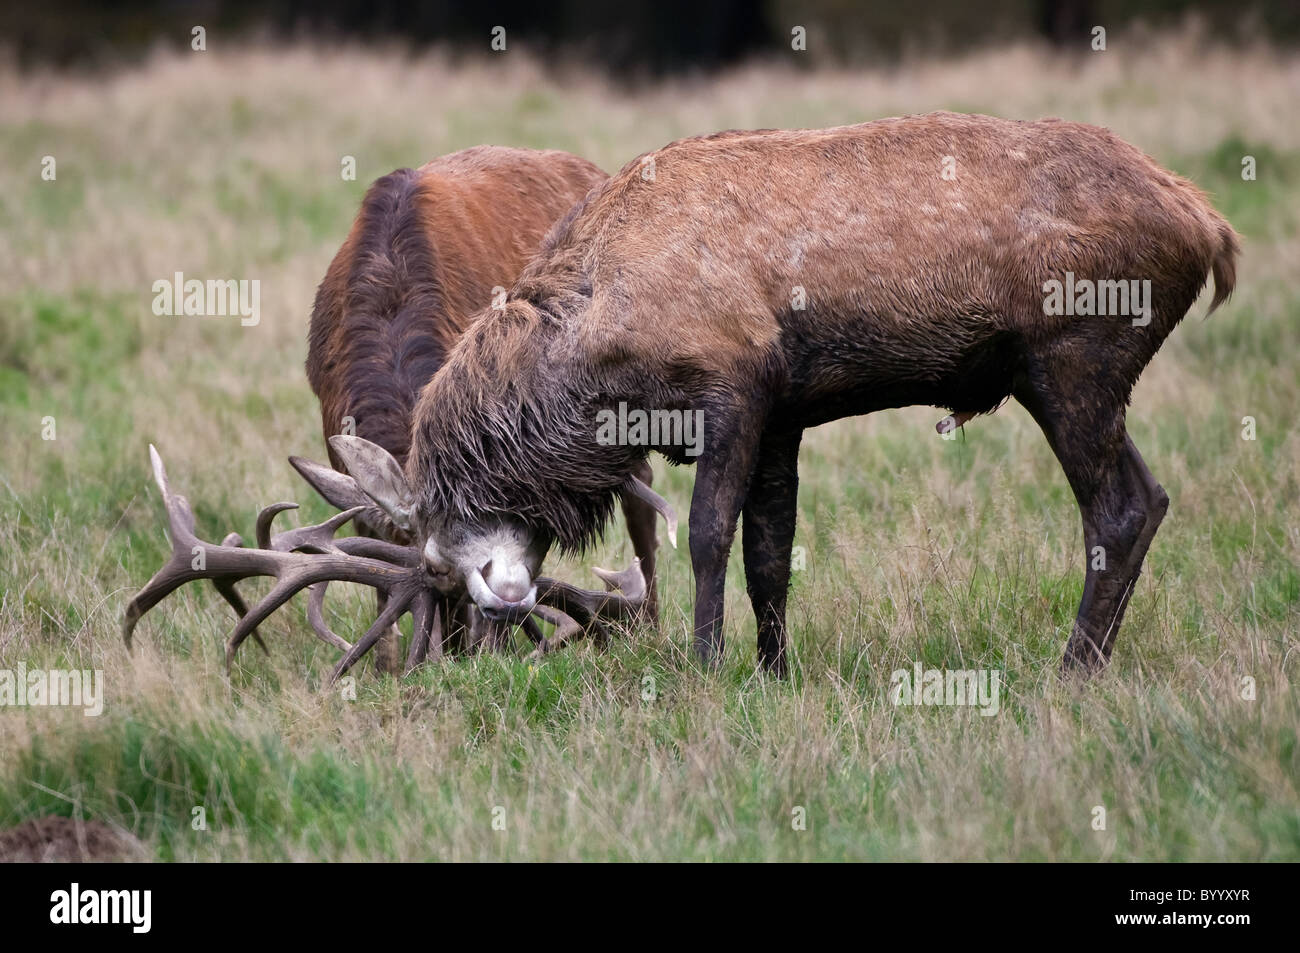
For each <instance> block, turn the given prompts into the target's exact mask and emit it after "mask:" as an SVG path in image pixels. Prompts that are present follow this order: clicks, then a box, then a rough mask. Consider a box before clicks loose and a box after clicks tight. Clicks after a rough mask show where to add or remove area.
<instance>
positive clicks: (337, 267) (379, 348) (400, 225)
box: [125, 146, 666, 672]
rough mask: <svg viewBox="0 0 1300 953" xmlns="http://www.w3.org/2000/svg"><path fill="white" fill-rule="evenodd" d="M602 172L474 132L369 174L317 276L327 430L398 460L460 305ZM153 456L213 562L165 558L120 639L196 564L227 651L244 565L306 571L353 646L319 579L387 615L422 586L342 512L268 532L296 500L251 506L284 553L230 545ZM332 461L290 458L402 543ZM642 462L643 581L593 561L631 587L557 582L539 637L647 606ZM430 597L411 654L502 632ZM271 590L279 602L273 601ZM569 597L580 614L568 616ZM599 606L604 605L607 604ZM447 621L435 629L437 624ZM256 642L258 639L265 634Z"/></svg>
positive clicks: (467, 608) (294, 575) (240, 607)
mask: <svg viewBox="0 0 1300 953" xmlns="http://www.w3.org/2000/svg"><path fill="white" fill-rule="evenodd" d="M605 179H606V176H605V174H604V173H603V172H602V171H601V170H600V169H599V168H597V167H596V166H595V165H593V164H592V163H590V162H588V161H586V160H585V159H581V158H579V157H577V156H573V155H569V154H567V153H564V152H558V151H534V150H528V149H511V148H501V147H495V146H479V147H476V148H472V149H466V150H464V151H461V152H457V153H453V154H451V155H448V156H444V157H442V158H440V159H435V160H434V161H432V162H429V163H428V164H426V165H424V166H422V167H421V168H420V169H418V170H410V169H400V170H398V171H396V172H394V173H392V174H391V175H388V176H385V177H384V178H381V179H379V180H378V181H377V182H375V183H374V185H372V186H371V188H370V189H369V191H368V192H367V193H366V196H365V199H364V200H363V202H362V206H361V211H360V212H359V214H358V215H357V218H356V220H355V222H354V223H353V225H352V229H351V231H350V232H349V234H348V237H347V240H346V241H345V242H344V243H343V247H342V248H340V250H339V252H338V253H337V254H336V255H335V257H334V260H333V262H332V263H331V264H330V267H329V270H328V271H327V273H326V275H325V278H324V280H323V281H322V282H321V285H320V287H319V289H318V290H317V294H316V302H315V308H314V310H313V313H312V320H311V329H310V333H309V339H308V355H307V377H308V380H309V381H310V383H311V386H312V389H313V390H314V391H315V393H316V395H317V397H318V398H319V399H320V404H321V422H322V426H323V429H324V432H325V435H326V437H327V438H328V437H331V436H333V435H336V434H356V435H357V436H358V437H359V438H364V439H366V440H368V441H371V442H373V443H375V444H377V445H378V446H381V447H383V448H384V449H385V450H386V451H387V452H388V453H389V454H391V455H392V457H393V458H395V459H396V460H404V459H405V458H406V456H407V451H408V448H409V441H410V431H411V422H412V412H413V410H414V407H415V404H416V401H417V399H418V396H419V392H420V389H421V388H422V387H423V386H424V385H425V384H426V383H427V382H428V380H429V378H430V377H432V376H433V374H434V372H435V371H436V370H437V369H438V368H439V366H440V365H441V364H442V362H443V360H444V359H445V357H446V355H447V353H448V352H449V351H450V349H451V348H452V347H453V345H454V344H455V342H456V340H457V339H458V338H459V336H460V335H461V333H462V332H463V330H464V328H465V326H466V325H467V324H468V321H469V318H470V317H472V316H473V314H474V313H475V312H477V311H478V310H480V309H482V308H483V307H487V306H490V304H491V302H492V300H493V297H494V295H496V294H500V295H501V296H502V297H504V288H505V287H506V286H508V285H510V284H511V283H512V282H513V281H514V279H515V278H516V277H517V275H518V273H519V271H520V270H521V269H522V267H523V265H524V264H525V263H526V262H527V261H528V259H529V257H530V256H531V255H532V254H533V253H534V252H535V251H536V250H537V247H538V244H539V242H540V241H541V240H542V238H543V236H544V235H545V234H546V232H547V229H549V228H550V227H551V225H552V224H553V223H555V221H556V220H557V219H559V218H560V217H561V216H562V215H563V214H564V213H565V212H566V211H567V210H568V209H569V208H570V207H571V206H573V205H574V204H575V203H576V202H577V201H579V200H580V199H581V198H582V197H583V196H585V195H586V194H587V193H588V192H589V191H590V190H591V189H592V188H594V187H595V186H597V185H599V184H600V183H602V182H603V181H605ZM153 456H154V462H153V467H154V474H155V479H156V480H157V481H158V484H159V486H160V488H161V489H162V492H163V495H164V499H165V501H166V502H167V507H168V512H169V515H170V516H171V517H172V521H173V527H172V536H173V542H174V545H179V541H180V540H181V539H183V538H189V539H190V541H191V543H192V544H193V545H198V546H202V547H204V548H205V549H206V550H207V554H208V560H207V561H208V563H209V564H210V565H211V567H212V568H210V569H208V568H205V569H202V570H199V569H194V568H192V567H188V566H187V565H186V559H184V558H182V559H180V560H179V561H178V562H177V565H176V566H174V567H173V566H170V564H169V566H168V567H164V570H163V572H162V573H160V574H159V576H158V577H156V578H155V580H154V581H153V582H151V584H150V586H149V587H146V590H145V591H144V592H142V593H141V595H140V596H139V597H137V599H136V600H135V601H134V602H133V603H132V606H131V607H130V609H129V610H128V615H127V626H126V630H125V631H126V635H127V638H128V641H129V638H130V632H131V629H132V628H133V627H134V625H135V622H136V621H137V620H138V618H139V617H140V615H142V614H143V612H145V611H147V609H148V608H149V607H150V606H152V605H153V604H155V603H156V602H157V601H158V600H159V599H161V598H162V597H163V596H165V595H166V593H167V592H169V591H171V590H172V589H174V588H175V587H176V586H177V585H180V584H182V583H183V582H186V581H190V580H192V579H196V578H211V579H214V580H215V581H216V582H217V586H218V589H219V590H220V591H221V594H222V595H223V596H224V597H225V598H226V599H227V601H229V602H230V603H231V605H232V606H234V608H235V610H236V612H237V613H238V614H239V615H240V617H241V628H239V629H237V630H236V634H235V635H234V636H232V639H231V645H230V648H229V650H228V657H232V656H233V652H234V649H235V648H236V647H237V646H238V644H239V642H240V641H242V639H243V638H244V637H245V636H246V635H249V634H252V635H254V636H255V637H256V621H255V620H254V621H253V622H252V623H251V624H250V622H249V613H248V609H247V606H246V605H245V604H244V603H243V600H242V599H241V598H240V597H239V594H238V592H237V591H235V589H234V581H235V580H237V579H239V578H244V577H247V576H250V575H268V574H269V575H276V576H278V577H280V578H281V579H282V581H283V582H284V583H285V589H286V591H287V590H288V589H291V588H293V582H294V580H297V581H302V580H308V582H306V583H303V584H304V585H306V584H311V587H312V588H311V595H312V600H311V604H310V606H309V609H308V616H309V619H310V620H311V622H312V625H313V627H314V628H315V629H316V631H317V634H318V635H320V636H321V637H322V638H323V639H325V640H326V641H328V642H331V643H332V644H334V645H336V646H337V647H339V648H341V649H343V650H344V651H345V652H347V651H350V650H351V649H352V648H353V646H351V645H350V644H348V643H347V642H345V641H344V640H342V639H341V638H340V637H338V636H336V635H335V634H334V633H332V632H330V631H329V629H328V627H327V626H326V625H325V623H324V617H323V614H322V599H323V594H324V587H325V584H326V581H327V580H328V579H331V578H334V579H347V580H349V581H353V582H363V583H366V584H370V585H373V586H374V587H375V588H376V592H377V595H378V597H379V614H380V616H381V617H384V618H386V617H388V616H389V615H392V613H390V612H387V609H388V605H387V603H388V597H389V594H390V592H392V591H400V592H401V593H403V594H404V596H411V598H412V599H415V597H414V596H413V595H412V593H414V592H416V591H417V590H418V591H420V592H424V591H426V590H427V591H429V592H432V589H430V587H429V586H428V585H427V581H426V584H425V585H423V586H413V585H408V583H409V582H410V580H408V579H407V577H406V575H405V570H406V569H409V568H410V567H409V566H407V565H406V563H407V561H408V560H407V556H406V555H405V554H404V553H402V552H401V551H400V550H399V549H395V548H392V547H389V548H385V547H382V546H377V545H371V546H367V545H365V544H364V543H361V542H360V541H348V540H341V541H338V542H337V543H336V542H335V541H334V540H333V533H334V531H335V530H336V529H337V528H338V527H339V526H340V525H341V524H342V522H345V521H346V520H343V519H341V518H339V517H336V518H335V519H334V520H331V521H329V522H328V523H327V524H322V525H321V526H320V527H308V528H306V529H305V530H296V531H290V532H288V533H282V534H278V535H275V536H273V535H272V533H271V528H270V524H271V520H272V519H273V518H274V515H275V513H277V512H279V511H281V510H283V509H286V508H289V507H291V506H292V504H276V505H274V506H272V507H268V508H267V509H266V510H264V511H263V514H262V516H261V517H259V520H258V549H262V550H281V551H282V552H272V553H257V552H256V551H255V550H241V551H234V550H235V549H237V546H230V545H226V546H222V547H217V546H214V545H212V544H210V543H204V542H203V541H202V540H199V539H197V538H196V537H194V536H193V519H192V514H190V515H189V516H188V517H186V514H187V513H188V510H189V508H188V504H187V503H185V501H184V498H183V497H182V498H177V497H176V496H175V495H174V494H172V493H171V491H170V489H169V486H168V484H167V480H166V475H165V473H164V471H163V469H162V462H161V459H160V458H158V457H157V454H156V453H154V454H153ZM330 460H331V463H332V464H333V465H334V467H335V468H336V470H331V469H330V468H328V467H325V466H322V465H320V464H316V463H312V462H311V461H309V460H304V459H302V458H298V457H291V458H290V462H291V463H292V464H293V465H294V467H295V468H296V469H297V470H298V472H299V473H300V474H301V475H302V476H303V477H304V478H305V479H306V480H307V481H308V482H309V483H310V484H311V485H312V486H313V487H315V488H316V490H317V491H318V492H320V493H321V495H322V496H324V497H325V498H326V499H327V500H328V501H329V502H331V503H333V504H334V505H336V506H338V507H339V508H340V509H342V510H345V511H350V513H349V515H350V517H351V518H352V520H353V521H354V524H355V526H356V527H357V528H358V529H359V530H360V531H361V533H362V534H363V535H364V536H367V537H371V538H373V539H374V540H376V541H385V542H387V543H391V544H397V546H403V545H405V544H407V543H408V542H409V540H408V539H407V536H406V533H405V532H404V531H403V530H402V529H399V528H398V527H397V526H395V525H394V523H393V521H392V520H390V519H389V518H388V516H387V515H386V514H385V513H384V512H383V511H382V510H381V509H380V508H379V507H377V506H375V505H374V504H373V503H371V502H370V501H369V499H368V498H366V497H365V496H364V494H362V493H361V492H360V490H359V489H358V488H357V486H356V484H355V483H354V482H353V481H352V480H351V479H350V478H349V477H347V476H345V475H344V473H343V472H339V471H343V467H342V466H341V460H340V458H339V456H338V455H337V454H335V453H334V452H333V451H331V453H330ZM637 476H638V477H639V478H640V480H641V481H644V482H643V483H641V482H638V485H637V487H636V493H629V494H627V495H626V496H625V497H624V500H623V508H624V511H625V513H626V517H627V523H628V529H629V535H630V536H631V539H632V544H633V548H634V550H635V552H636V554H637V557H638V560H639V567H640V572H641V574H643V575H644V577H645V591H644V592H640V590H639V589H638V586H639V584H640V581H641V580H640V578H639V577H637V578H634V577H636V573H635V572H631V573H630V575H625V574H614V573H606V572H605V571H603V570H598V572H599V573H601V574H602V577H603V578H605V579H606V581H607V582H611V583H613V584H614V585H615V586H616V587H619V588H623V589H625V590H626V591H628V592H630V593H631V594H632V597H633V598H632V600H631V601H626V600H621V599H615V598H612V597H599V598H598V597H597V596H596V594H592V593H585V592H584V591H582V590H578V589H574V588H572V587H567V586H565V585H564V584H561V583H552V584H551V586H552V588H553V590H554V591H553V592H552V593H551V595H552V600H551V601H552V603H553V604H554V605H553V606H552V609H551V610H550V611H548V610H547V609H546V608H544V607H543V608H541V609H539V614H540V615H541V616H542V617H543V618H544V619H546V620H547V621H552V622H555V623H557V626H558V627H559V628H558V630H557V637H552V639H550V640H543V639H542V638H541V635H540V630H538V629H537V628H536V626H535V625H534V624H533V622H532V619H531V618H527V617H517V618H514V619H512V620H511V621H516V622H519V623H521V624H524V625H525V626H526V627H527V628H528V630H529V635H530V636H531V637H533V639H534V641H538V642H540V643H543V644H547V643H549V644H552V645H553V644H558V642H560V641H563V638H566V637H570V636H572V635H576V634H578V632H579V631H580V630H581V629H582V628H586V627H589V626H591V625H592V624H593V620H594V619H595V618H596V616H598V615H601V614H607V615H612V616H614V617H616V618H618V617H622V616H625V615H627V614H628V613H629V611H630V610H631V609H633V608H634V609H635V610H636V614H637V615H639V616H641V617H651V618H652V617H653V615H654V613H655V612H656V599H655V583H654V572H655V547H656V539H655V526H654V521H655V509H656V506H666V504H663V501H662V500H660V499H659V498H658V497H657V496H656V495H655V494H653V493H652V492H651V491H649V489H648V484H649V482H650V479H651V473H650V469H649V466H648V465H646V466H643V467H641V468H639V469H638V470H637ZM232 539H234V540H237V537H233V535H232V537H228V538H227V541H228V542H230V541H231V540H232ZM340 546H341V547H342V548H340ZM292 550H297V551H292ZM345 550H346V552H345ZM291 551H292V552H291ZM182 555H183V554H182ZM312 555H315V556H317V558H315V559H313V558H311V556H312ZM348 555H353V556H358V557H366V558H378V559H380V560H387V561H389V562H390V563H397V564H399V565H401V566H402V568H403V571H402V572H396V573H395V572H394V571H392V568H391V566H390V568H389V570H386V571H381V570H376V571H375V572H371V570H373V569H375V567H366V566H364V565H355V564H354V565H352V566H350V567H349V568H348V570H347V571H346V572H344V571H340V569H339V567H340V566H342V565H345V563H346V559H345V557H346V556H348ZM321 556H328V559H322V558H320V557H321ZM416 568H418V557H417V567H416ZM331 572H333V573H335V574H334V575H331ZM318 577H319V578H318ZM298 588H301V586H298ZM294 591H297V590H296V589H294ZM438 596H439V598H438V599H437V602H438V605H437V606H436V610H435V611H432V613H429V612H426V613H425V615H424V618H423V619H422V622H423V626H424V628H425V629H428V630H429V631H428V632H426V633H424V635H423V636H422V638H423V640H424V643H425V644H424V645H422V646H421V647H420V648H419V650H418V651H416V650H415V645H414V643H413V647H412V648H413V654H412V656H411V658H410V663H411V664H414V663H415V662H417V661H418V660H419V659H420V658H421V657H422V653H423V652H426V651H428V650H429V648H430V643H432V648H433V651H435V652H437V651H439V650H440V649H441V647H443V646H444V643H445V645H446V647H447V648H450V649H453V650H454V649H456V648H470V647H473V646H474V645H475V644H476V643H478V642H480V640H482V641H486V642H487V643H488V644H491V645H499V644H500V643H501V642H503V641H504V639H505V638H506V637H507V636H508V632H509V630H508V628H507V626H506V624H505V623H504V622H496V623H491V624H489V625H487V626H483V625H480V624H479V621H480V620H479V619H478V618H477V615H478V614H477V613H475V612H473V611H472V608H471V607H472V603H468V602H466V601H465V600H456V599H452V598H447V597H445V596H443V595H442V594H441V593H439V594H438ZM286 598H287V596H286ZM271 601H272V602H274V603H275V605H279V604H280V602H282V601H283V600H279V601H276V600H271ZM416 601H418V600H416ZM633 603H635V605H633ZM265 608H266V606H265V604H263V605H260V606H259V607H257V609H256V610H255V611H254V613H253V616H254V617H256V616H262V617H264V615H265V613H264V612H263V611H262V610H264V609H265ZM271 608H274V606H271ZM565 609H567V610H568V611H569V612H571V613H573V614H574V615H576V616H577V617H578V618H579V620H580V622H581V623H582V624H581V625H579V624H578V623H575V622H574V620H573V619H572V618H569V617H568V616H566V615H564V614H563V610H565ZM602 609H611V610H612V611H608V612H605V613H602V612H601V611H600V610H602ZM597 625H598V623H597ZM443 626H446V630H445V631H441V630H442V627H443ZM417 628H418V627H417ZM485 629H486V632H485V631H484V630H485ZM257 641H258V642H259V643H260V642H261V640H260V638H258V639H257ZM417 641H418V639H417ZM397 647H398V633H397V630H396V628H392V627H390V628H388V629H387V632H386V635H385V637H384V638H382V639H381V640H380V642H379V648H378V656H379V657H378V663H377V667H378V668H379V669H380V670H381V671H389V672H395V671H397V670H398V659H397ZM263 648H265V646H263Z"/></svg>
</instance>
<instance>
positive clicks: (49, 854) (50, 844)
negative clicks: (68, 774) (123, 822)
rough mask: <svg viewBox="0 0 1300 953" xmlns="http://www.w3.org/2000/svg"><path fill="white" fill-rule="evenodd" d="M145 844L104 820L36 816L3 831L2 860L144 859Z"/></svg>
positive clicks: (32, 861) (28, 861)
mask: <svg viewBox="0 0 1300 953" xmlns="http://www.w3.org/2000/svg"><path fill="white" fill-rule="evenodd" d="M146 856H147V852H146V851H145V849H144V845H143V844H142V843H141V842H140V841H139V840H138V839H137V838H135V837H133V836H132V835H131V834H128V833H127V832H125V831H120V830H117V829H114V828H112V827H109V826H108V825H107V824H104V823H103V822H101V821H85V820H82V821H79V820H75V819H73V818H70V817H34V818H32V819H31V820H27V821H23V822H22V823H21V824H19V825H18V826H16V827H11V828H9V829H8V830H0V863H18V864H22V863H28V864H30V863H79V862H87V861H88V862H94V861H122V860H142V859H144V858H145V857H146Z"/></svg>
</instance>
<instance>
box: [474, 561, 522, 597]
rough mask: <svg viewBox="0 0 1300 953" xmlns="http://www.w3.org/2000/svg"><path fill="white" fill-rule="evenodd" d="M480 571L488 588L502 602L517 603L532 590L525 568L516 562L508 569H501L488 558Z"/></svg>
mask: <svg viewBox="0 0 1300 953" xmlns="http://www.w3.org/2000/svg"><path fill="white" fill-rule="evenodd" d="M480 572H482V574H483V581H484V582H486V583H487V585H488V588H489V589H491V590H492V593H493V594H494V595H495V596H496V597H497V598H499V599H500V600H501V601H502V602H508V603H511V604H512V605H518V604H519V603H521V602H523V600H524V599H525V598H526V597H527V596H528V593H529V592H530V591H532V588H533V581H532V579H531V578H530V577H529V575H528V570H527V568H525V567H524V566H522V565H518V564H516V565H515V566H513V567H511V568H510V569H508V570H503V569H500V568H498V567H497V565H496V564H495V561H494V560H491V559H489V560H488V561H487V563H486V564H485V565H484V566H483V568H482V570H480Z"/></svg>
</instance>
